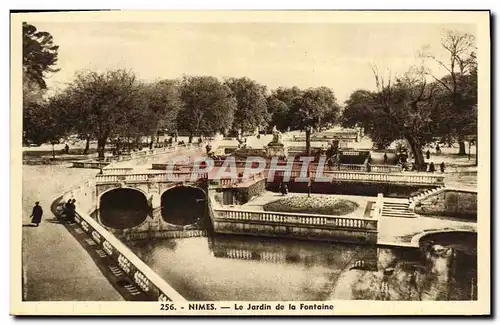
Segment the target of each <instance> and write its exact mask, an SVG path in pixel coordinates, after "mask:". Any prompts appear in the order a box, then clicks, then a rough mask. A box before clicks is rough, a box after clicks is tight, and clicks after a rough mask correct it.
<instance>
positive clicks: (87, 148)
mask: <svg viewBox="0 0 500 325" xmlns="http://www.w3.org/2000/svg"><path fill="white" fill-rule="evenodd" d="M89 148H90V135H87V137H86V138H85V149H84V150H83V154H84V155H88V154H89Z"/></svg>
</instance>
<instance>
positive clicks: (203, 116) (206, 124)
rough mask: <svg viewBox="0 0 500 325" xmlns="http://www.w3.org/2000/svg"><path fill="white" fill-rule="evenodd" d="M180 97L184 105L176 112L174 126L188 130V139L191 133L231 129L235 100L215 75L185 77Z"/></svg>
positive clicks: (206, 133)
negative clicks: (175, 124) (175, 123)
mask: <svg viewBox="0 0 500 325" xmlns="http://www.w3.org/2000/svg"><path fill="white" fill-rule="evenodd" d="M180 96H181V100H182V103H183V107H182V109H181V110H180V111H179V114H178V115H177V126H178V128H179V129H184V130H186V131H187V132H188V133H189V142H192V139H193V136H194V135H197V134H203V135H212V134H215V133H216V132H222V133H225V132H226V131H227V130H229V129H230V128H231V125H232V124H233V120H234V112H235V111H236V108H237V102H236V99H235V98H234V97H233V94H232V91H231V89H229V87H227V86H226V85H224V84H223V83H221V82H220V81H219V80H217V78H215V77H208V76H186V77H184V78H183V80H182V84H181V90H180Z"/></svg>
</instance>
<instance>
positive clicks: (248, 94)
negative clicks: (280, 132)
mask: <svg viewBox="0 0 500 325" xmlns="http://www.w3.org/2000/svg"><path fill="white" fill-rule="evenodd" d="M224 84H225V85H226V86H228V87H229V88H230V89H231V91H232V92H233V96H234V97H235V98H236V103H237V107H236V111H235V112H234V121H233V129H235V130H238V129H241V130H242V131H244V132H253V131H254V130H255V128H260V127H263V126H266V125H267V123H268V121H269V119H270V116H269V114H268V110H267V101H266V87H265V86H262V85H259V84H258V83H257V82H255V81H254V80H251V79H249V78H229V79H227V80H226V81H225V82H224Z"/></svg>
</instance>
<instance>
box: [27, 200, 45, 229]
mask: <svg viewBox="0 0 500 325" xmlns="http://www.w3.org/2000/svg"><path fill="white" fill-rule="evenodd" d="M42 216H43V209H42V207H41V206H40V202H38V201H37V202H35V206H34V207H33V212H31V215H30V218H31V223H34V224H35V225H36V226H35V227H38V225H39V224H40V222H42Z"/></svg>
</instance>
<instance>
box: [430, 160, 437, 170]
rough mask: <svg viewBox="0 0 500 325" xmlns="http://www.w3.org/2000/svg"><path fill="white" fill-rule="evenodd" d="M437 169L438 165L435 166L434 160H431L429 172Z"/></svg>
mask: <svg viewBox="0 0 500 325" xmlns="http://www.w3.org/2000/svg"><path fill="white" fill-rule="evenodd" d="M435 171H436V167H435V166H434V162H432V161H431V163H430V165H429V173H434V172H435Z"/></svg>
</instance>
